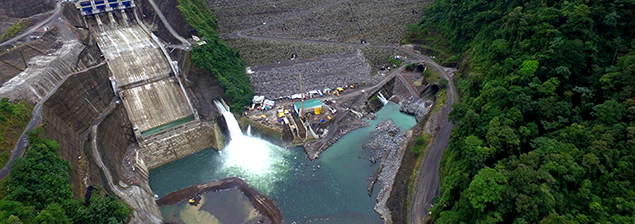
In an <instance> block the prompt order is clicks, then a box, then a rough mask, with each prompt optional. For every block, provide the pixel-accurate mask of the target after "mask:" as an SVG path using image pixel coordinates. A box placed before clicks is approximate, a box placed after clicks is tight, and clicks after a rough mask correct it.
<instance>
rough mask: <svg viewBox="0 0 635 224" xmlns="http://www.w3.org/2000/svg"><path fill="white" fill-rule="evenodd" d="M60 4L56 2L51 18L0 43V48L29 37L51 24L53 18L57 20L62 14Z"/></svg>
mask: <svg viewBox="0 0 635 224" xmlns="http://www.w3.org/2000/svg"><path fill="white" fill-rule="evenodd" d="M62 8H63V7H62V2H57V4H56V5H55V10H53V14H52V15H51V16H49V17H48V18H46V19H45V20H42V21H41V22H39V23H37V24H35V25H33V26H31V27H30V28H29V29H28V30H26V31H25V32H23V33H22V34H20V35H17V36H15V37H13V38H11V39H9V40H7V41H4V42H2V43H0V47H2V46H4V45H7V44H10V43H13V42H15V41H17V40H19V39H21V38H23V37H25V36H26V35H29V34H31V33H33V32H35V31H36V30H37V29H39V28H40V27H42V26H44V24H47V23H48V22H51V20H53V18H58V17H59V16H60V13H61V12H62Z"/></svg>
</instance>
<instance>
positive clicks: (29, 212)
mask: <svg viewBox="0 0 635 224" xmlns="http://www.w3.org/2000/svg"><path fill="white" fill-rule="evenodd" d="M41 131H42V129H36V130H35V131H33V132H31V133H29V136H28V141H29V148H28V149H27V151H26V153H25V155H24V158H18V159H16V160H15V161H14V162H13V163H12V164H11V165H12V166H13V169H12V170H11V173H10V175H9V177H8V178H7V179H6V180H4V181H2V182H1V183H0V198H1V199H0V223H13V224H15V223H127V220H128V218H129V216H130V212H131V210H130V208H129V207H128V205H126V203H125V202H123V201H122V200H121V199H118V198H116V197H109V196H105V195H104V194H103V193H102V192H100V191H93V192H92V194H91V197H90V200H89V201H88V202H83V201H78V200H75V199H73V195H72V193H71V190H70V182H69V179H68V178H69V172H70V169H71V167H70V165H69V163H68V161H65V160H64V159H62V158H61V157H60V156H59V155H58V154H57V150H58V148H59V147H60V146H59V145H58V144H57V142H55V141H53V140H48V139H43V138H40V137H38V133H39V132H41ZM85 203H87V205H84V204H85Z"/></svg>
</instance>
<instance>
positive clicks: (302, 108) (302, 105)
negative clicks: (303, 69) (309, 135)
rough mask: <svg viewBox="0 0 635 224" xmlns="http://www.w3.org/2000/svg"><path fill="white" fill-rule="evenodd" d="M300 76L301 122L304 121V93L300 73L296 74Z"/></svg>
mask: <svg viewBox="0 0 635 224" xmlns="http://www.w3.org/2000/svg"><path fill="white" fill-rule="evenodd" d="M298 74H299V76H300V94H302V98H301V99H302V103H300V105H301V107H300V108H301V109H300V113H302V115H301V118H302V121H304V119H305V117H304V91H303V90H302V73H298Z"/></svg>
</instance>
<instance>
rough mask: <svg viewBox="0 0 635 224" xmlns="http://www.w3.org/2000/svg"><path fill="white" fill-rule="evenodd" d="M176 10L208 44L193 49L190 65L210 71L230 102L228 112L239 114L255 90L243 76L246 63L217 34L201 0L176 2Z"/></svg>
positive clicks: (214, 21)
mask: <svg viewBox="0 0 635 224" xmlns="http://www.w3.org/2000/svg"><path fill="white" fill-rule="evenodd" d="M179 4H180V5H179V6H178V8H179V9H180V10H181V12H182V13H183V17H184V18H185V21H187V22H188V23H189V24H190V25H191V26H192V27H194V29H196V31H197V32H198V33H199V35H201V36H203V37H204V40H205V41H206V42H207V44H205V45H202V46H197V47H194V49H193V51H192V61H193V62H194V63H195V64H196V65H197V66H198V67H201V68H205V69H207V70H209V71H210V72H211V73H212V75H214V77H216V79H218V81H219V82H220V86H221V87H223V89H225V95H226V96H227V98H229V100H231V102H232V106H231V109H232V111H234V112H241V111H242V110H243V108H244V107H245V106H247V105H249V104H251V99H252V98H253V96H254V90H253V88H252V87H251V83H249V77H248V76H247V74H245V62H244V61H243V60H242V59H240V55H239V53H238V52H234V51H233V50H232V49H231V48H229V47H228V46H227V45H226V44H225V42H224V41H222V40H221V39H220V38H219V37H218V33H216V25H217V23H216V19H215V17H214V15H213V14H212V11H210V10H209V8H208V7H207V4H206V3H205V1H203V0H179Z"/></svg>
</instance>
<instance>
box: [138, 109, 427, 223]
mask: <svg viewBox="0 0 635 224" xmlns="http://www.w3.org/2000/svg"><path fill="white" fill-rule="evenodd" d="M225 116H226V120H228V121H227V122H228V128H229V130H230V132H231V138H232V141H231V142H230V143H229V144H228V146H227V147H226V148H225V149H223V150H221V151H217V150H214V149H205V150H202V151H200V152H198V153H195V154H192V155H190V156H187V157H184V158H182V159H180V160H177V161H174V162H172V163H169V164H166V165H164V166H161V167H159V168H156V169H154V170H152V171H151V172H150V186H151V187H152V190H153V191H154V192H155V193H156V194H158V195H159V196H163V195H166V194H167V193H169V192H172V191H175V190H178V189H181V188H184V187H188V186H192V185H196V184H202V183H206V182H209V181H212V180H218V179H222V178H226V177H230V176H238V177H241V178H243V179H245V181H247V182H248V183H249V184H251V185H252V186H254V187H255V188H256V189H258V190H259V191H260V192H262V193H263V194H265V195H267V196H268V197H269V198H271V199H272V200H273V201H274V202H275V203H276V204H277V205H278V207H279V208H280V210H281V211H282V214H283V216H284V219H285V223H294V222H296V223H306V222H311V223H380V222H381V219H380V217H379V215H378V214H377V213H375V211H374V210H373V206H374V204H375V198H376V192H377V191H378V190H375V191H374V192H375V194H374V195H373V197H369V196H368V191H367V187H368V178H369V177H370V176H371V174H372V173H374V172H375V171H376V170H377V167H378V166H379V163H376V164H374V165H372V164H371V163H370V161H369V160H368V158H369V157H370V155H371V154H370V152H369V151H367V150H364V149H362V145H363V144H365V143H366V142H368V141H369V140H370V138H371V137H370V136H369V134H370V132H371V131H372V130H373V129H374V126H375V125H376V124H377V123H379V122H381V121H382V120H386V119H393V121H394V122H395V124H396V125H397V127H399V128H400V129H401V131H402V132H404V131H405V130H407V129H409V128H410V127H412V126H414V124H416V120H415V118H414V117H412V116H409V115H406V114H402V113H400V112H399V106H398V105H396V104H394V103H388V104H386V105H385V106H384V107H383V108H382V109H381V110H380V111H378V112H377V119H376V120H371V121H369V122H370V123H371V126H370V127H365V128H360V129H357V130H355V131H352V132H351V133H349V134H347V135H346V136H344V137H342V138H341V139H340V140H339V141H338V142H336V143H335V144H333V145H332V146H331V147H330V148H328V149H327V150H326V151H325V152H324V153H322V154H321V156H320V158H319V159H317V160H314V161H308V160H307V159H306V158H305V153H304V150H303V149H302V148H300V147H297V148H289V149H286V148H281V147H278V146H276V145H273V144H270V143H268V142H266V141H263V140H260V139H257V138H252V137H250V136H244V135H242V133H237V131H235V130H236V128H237V123H236V124H233V122H235V120H234V121H231V120H232V119H233V117H232V119H228V118H227V116H229V115H228V114H225ZM234 125H235V126H234ZM209 200H213V199H209ZM216 203H231V202H227V201H218V202H216ZM162 212H163V214H164V216H166V215H169V214H172V213H173V212H172V213H171V212H170V211H166V208H162Z"/></svg>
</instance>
